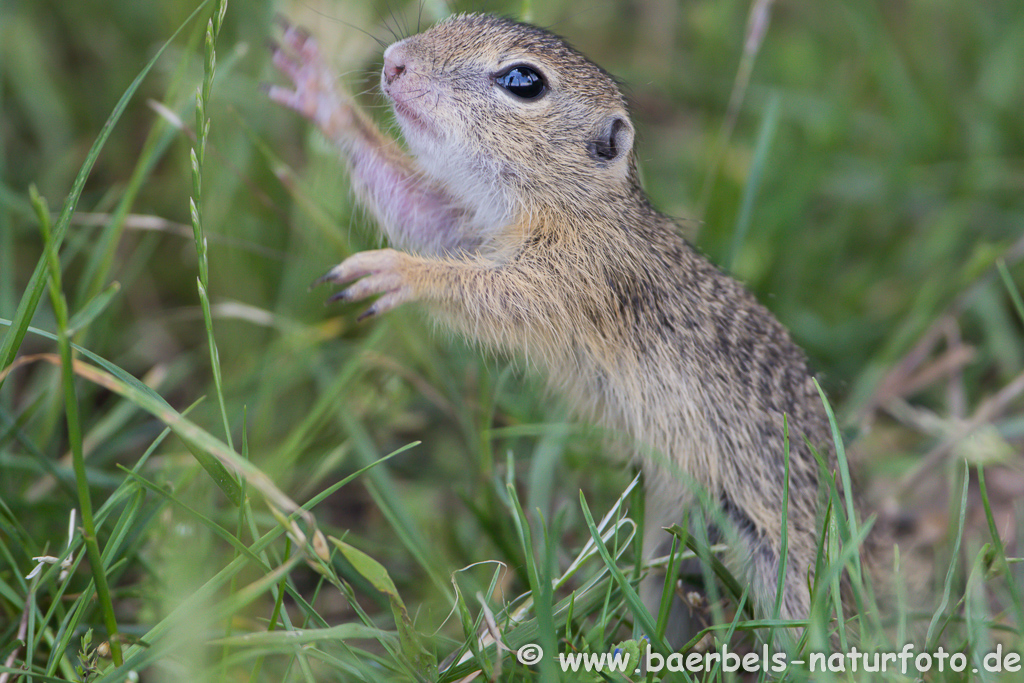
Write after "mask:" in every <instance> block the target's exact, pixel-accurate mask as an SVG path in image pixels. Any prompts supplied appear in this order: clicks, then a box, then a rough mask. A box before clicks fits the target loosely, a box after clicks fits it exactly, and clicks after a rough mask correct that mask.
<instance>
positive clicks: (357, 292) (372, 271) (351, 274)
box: [312, 249, 416, 320]
mask: <svg viewBox="0 0 1024 683" xmlns="http://www.w3.org/2000/svg"><path fill="white" fill-rule="evenodd" d="M412 266H413V258H412V257H411V256H409V255H408V254H404V253H402V252H400V251H395V250H394V249H378V250H376V251H361V252H359V253H358V254H353V255H352V256H350V257H348V258H347V259H345V260H344V261H342V262H341V263H339V264H338V265H336V266H334V268H331V269H330V270H329V271H328V272H327V273H326V274H325V275H324V276H323V277H321V278H319V279H318V280H317V281H316V282H314V283H313V285H312V286H313V287H316V286H318V285H322V284H324V283H325V282H333V283H335V284H345V283H347V282H352V281H353V280H359V282H356V283H355V284H354V285H352V286H350V287H348V288H347V289H344V290H342V291H340V292H338V293H337V294H334V295H333V296H331V297H330V298H329V299H328V301H360V300H362V299H366V298H367V297H371V296H374V295H377V294H381V295H382V296H381V297H380V298H379V299H377V301H375V302H374V303H373V305H372V306H370V307H369V308H368V309H366V311H364V312H363V314H362V315H360V316H359V320H363V319H365V318H368V317H370V316H374V315H379V314H381V313H384V312H386V311H390V310H391V309H392V308H395V307H396V306H399V305H401V304H404V303H405V302H407V301H411V300H413V299H415V298H416V297H415V293H414V291H413V287H412V283H411V278H410V272H411V269H412ZM360 278H362V279H360Z"/></svg>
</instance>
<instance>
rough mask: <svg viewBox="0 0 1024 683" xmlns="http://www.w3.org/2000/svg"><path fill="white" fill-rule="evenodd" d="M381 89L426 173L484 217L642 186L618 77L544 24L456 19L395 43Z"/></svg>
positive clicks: (497, 218)
mask: <svg viewBox="0 0 1024 683" xmlns="http://www.w3.org/2000/svg"><path fill="white" fill-rule="evenodd" d="M381 87H382V89H383V91H384V93H385V94H386V95H387V96H388V97H389V98H390V99H391V101H392V103H393V107H394V110H395V114H396V117H397V119H398V122H399V125H400V126H401V128H402V132H403V134H404V137H405V140H406V142H407V144H408V146H409V148H410V151H412V153H413V154H414V155H415V156H416V157H417V158H418V160H419V162H420V163H421V165H422V166H423V168H424V170H425V171H426V172H427V173H428V174H429V175H430V176H432V177H433V178H434V179H436V180H437V181H439V182H441V183H442V184H443V185H444V186H445V187H446V188H447V189H448V190H449V191H450V192H451V193H452V194H453V195H454V196H455V197H457V198H458V199H459V200H460V201H462V202H463V203H465V204H466V205H467V206H468V207H472V208H474V209H475V210H476V211H477V214H478V217H479V218H480V219H482V220H484V221H485V222H492V223H495V224H497V223H501V222H506V223H507V222H509V221H511V220H514V219H516V218H517V217H518V216H519V214H520V213H521V212H527V211H528V212H534V211H537V210H538V208H540V209H543V208H544V207H545V206H550V207H554V208H556V209H557V208H558V207H559V206H566V207H578V206H586V205H588V204H592V203H593V199H594V198H595V197H607V196H608V195H609V194H614V195H626V194H630V190H631V188H635V187H638V181H637V176H636V161H635V156H634V152H633V139H634V129H633V124H632V122H631V121H630V118H629V112H628V109H627V106H626V101H625V98H624V97H623V96H622V93H621V92H620V90H619V87H618V85H617V84H616V83H615V80H614V79H613V78H612V77H611V76H610V75H609V74H608V73H607V72H605V71H604V70H603V69H601V68H600V67H598V66H597V65H595V64H594V63H593V62H591V61H590V60H588V59H587V58H586V57H584V56H583V55H582V54H580V53H579V52H577V51H576V50H574V49H573V48H572V47H570V46H569V45H568V44H567V43H566V42H565V41H564V40H563V39H562V38H559V37H558V36H555V35H554V34H552V33H549V32H547V31H545V30H543V29H539V28H537V27H535V26H530V25H528V24H522V23H518V22H515V21H512V20H509V19H503V18H500V17H496V16H492V15H484V14H461V15H457V16H453V17H451V18H449V19H447V20H445V21H443V22H441V23H439V24H437V25H435V26H434V27H432V28H430V29H428V30H427V31H425V32H423V33H420V34H417V35H414V36H411V37H409V38H405V39H404V40H400V41H398V42H397V43H395V44H393V45H391V46H390V47H389V48H388V49H387V51H386V52H385V53H384V68H383V71H382V74H381Z"/></svg>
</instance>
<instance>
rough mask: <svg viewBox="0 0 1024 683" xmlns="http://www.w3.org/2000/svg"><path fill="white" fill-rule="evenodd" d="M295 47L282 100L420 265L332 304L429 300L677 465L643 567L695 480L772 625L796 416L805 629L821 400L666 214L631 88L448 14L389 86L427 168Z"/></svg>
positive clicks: (655, 487) (550, 48) (661, 483)
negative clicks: (786, 456) (311, 126)
mask: <svg viewBox="0 0 1024 683" xmlns="http://www.w3.org/2000/svg"><path fill="white" fill-rule="evenodd" d="M283 44H284V47H281V46H276V47H275V48H274V54H273V61H274V63H275V65H276V66H277V67H278V68H279V69H280V70H281V71H282V72H284V74H285V75H286V76H287V77H288V78H289V79H290V80H291V81H292V83H293V84H294V89H291V88H287V87H282V86H272V87H270V88H269V90H268V94H269V96H270V97H271V99H273V100H274V101H276V102H279V103H281V104H283V105H285V106H287V107H290V108H292V109H294V110H296V111H298V112H299V113H301V114H302V115H304V116H305V117H306V118H308V119H309V120H311V121H312V122H313V123H315V124H316V125H317V126H318V127H319V128H320V129H321V130H322V131H323V133H324V134H325V135H326V136H327V137H328V138H329V139H330V140H332V141H334V142H335V143H337V145H338V146H339V147H340V148H341V150H342V151H343V152H344V156H345V157H346V158H347V160H348V164H349V167H350V169H351V181H352V184H353V186H354V188H355V191H356V194H357V195H358V197H359V199H360V200H361V201H362V203H363V204H365V206H366V207H367V208H368V209H369V211H370V212H371V213H372V214H373V215H374V217H375V218H376V219H377V221H378V222H379V224H380V226H381V227H382V228H383V230H384V231H385V232H386V233H387V236H388V237H389V238H390V240H391V243H392V244H393V245H395V246H396V247H399V248H404V249H409V250H411V251H412V252H414V254H410V253H405V252H402V251H396V250H394V249H381V250H376V251H365V252H361V253H357V254H355V255H353V256H351V257H350V258H348V259H347V260H345V261H344V262H343V263H341V264H340V265H338V266H336V267H335V268H333V269H332V270H331V271H330V272H328V273H327V274H326V275H325V276H324V277H323V278H321V279H320V280H319V281H318V282H333V283H348V282H352V281H355V282H354V284H352V285H350V286H349V287H348V289H345V290H344V291H341V292H339V293H338V294H336V295H335V296H334V297H332V298H333V299H335V300H343V301H356V300H360V299H363V298H366V297H370V296H373V295H380V296H379V298H377V300H376V301H375V302H374V303H373V304H372V305H371V306H370V307H369V309H368V310H367V311H366V313H365V314H364V316H365V315H376V314H380V313H383V312H385V311H387V310H389V309H392V308H394V307H395V306H398V305H399V304H402V303H405V302H409V301H417V302H420V304H421V305H422V306H423V307H425V308H426V309H427V311H428V312H429V314H430V315H431V316H432V317H434V318H436V319H437V320H439V321H441V322H442V323H443V324H445V325H447V326H448V327H450V328H452V329H453V330H455V331H457V332H458V333H460V334H462V335H464V336H465V337H467V338H469V339H472V340H476V341H478V342H480V343H482V344H484V345H486V346H488V347H492V348H495V349H500V350H501V351H504V352H508V353H513V354H517V355H520V356H522V357H525V358H527V359H528V360H529V361H530V362H531V363H535V364H537V365H538V366H540V367H541V368H543V371H544V372H545V374H546V375H547V377H548V378H549V379H550V381H551V382H552V384H553V385H554V386H556V387H557V388H558V389H559V390H561V391H562V392H563V393H564V394H565V395H566V396H567V397H568V398H569V399H570V401H571V402H572V404H573V405H574V406H575V407H576V409H577V410H578V411H579V412H580V413H581V415H583V416H585V417H588V418H590V419H593V420H595V421H596V422H598V423H600V424H602V425H605V426H608V427H610V428H612V429H613V430H618V431H620V432H624V433H626V434H628V435H629V436H630V437H631V438H632V439H634V440H635V441H636V442H639V443H642V444H644V447H643V448H638V449H636V450H637V453H638V454H639V453H641V452H642V451H647V452H654V453H660V454H663V459H659V457H657V456H654V457H652V456H650V455H637V457H638V458H639V460H640V462H641V464H642V468H643V471H644V477H645V482H646V484H645V485H646V488H647V491H648V498H647V501H648V502H647V505H646V508H647V520H646V528H647V538H646V539H645V547H646V552H648V553H656V552H657V551H658V550H659V549H660V548H663V547H664V540H665V539H666V538H668V536H667V534H665V532H664V531H663V530H662V527H664V526H669V525H671V524H676V523H680V522H682V520H683V519H684V516H685V514H686V510H687V508H688V506H690V505H692V504H693V503H692V501H693V495H692V493H691V491H692V488H691V487H690V486H688V485H686V484H684V483H682V482H681V480H680V479H681V478H680V476H679V475H678V472H680V471H681V472H683V473H684V474H685V476H684V477H683V478H686V477H689V478H692V480H694V481H696V482H697V483H699V484H700V485H702V486H703V487H704V488H705V489H706V490H707V491H708V492H709V493H710V495H711V497H712V499H714V500H716V501H717V503H718V506H719V509H720V510H722V511H723V512H724V513H725V515H726V517H727V518H728V519H729V520H731V522H732V524H733V525H734V527H735V529H736V530H737V531H738V534H739V538H740V543H741V545H742V548H741V549H735V548H734V553H733V560H734V562H735V563H736V566H737V567H738V568H739V569H740V570H741V571H743V572H745V573H746V574H745V575H746V576H747V577H748V578H749V579H750V582H751V585H752V587H753V595H752V597H753V598H754V600H755V604H759V605H760V606H761V610H762V613H764V612H770V611H771V609H772V607H773V606H774V603H775V596H776V588H775V587H776V582H777V575H778V568H779V557H780V547H781V529H782V520H781V511H782V494H783V478H784V467H783V454H782V450H783V415H784V414H785V415H786V416H788V420H789V429H790V444H791V466H790V500H789V513H788V514H789V529H788V531H789V534H788V540H789V553H788V559H787V563H786V566H787V570H786V582H785V585H784V596H783V597H784V599H783V602H782V616H783V617H787V618H801V617H806V616H807V612H808V607H809V595H808V589H807V585H808V573H809V571H810V570H812V569H813V561H814V557H815V554H816V540H817V539H816V537H817V532H816V524H815V518H816V511H817V507H818V499H819V487H818V470H819V468H818V465H817V463H816V461H815V459H814V457H813V455H812V453H811V451H810V449H809V448H808V446H807V445H806V443H805V438H806V440H807V441H809V442H810V443H811V444H813V445H814V446H815V447H817V448H818V449H819V450H821V452H822V453H825V452H827V451H829V450H830V449H829V444H830V443H831V437H830V430H829V425H828V421H827V418H826V416H825V413H824V410H823V406H822V403H821V400H820V398H819V395H818V392H817V390H816V387H815V386H814V384H813V382H812V379H811V374H810V372H809V371H808V368H807V363H806V360H805V357H804V354H803V353H802V351H801V350H800V349H799V348H798V347H797V346H796V345H795V344H794V343H793V342H792V340H791V339H790V337H789V334H788V333H787V332H786V330H785V328H783V326H782V325H781V324H780V323H779V322H778V321H777V320H776V319H775V318H774V317H773V316H772V314H771V313H769V312H768V311H767V310H766V309H765V308H764V307H762V306H761V305H760V304H759V303H758V302H757V301H756V300H755V299H754V298H753V297H752V296H751V295H750V294H749V293H748V292H747V291H746V290H745V289H744V288H743V286H742V285H740V284H739V283H738V282H736V281H735V280H733V279H732V278H730V277H728V276H727V275H725V274H723V273H722V272H720V271H719V270H718V269H717V268H716V267H715V266H713V265H712V264H711V263H709V262H708V261H707V260H706V259H705V258H704V257H703V256H702V255H700V254H699V253H697V251H695V250H694V248H693V247H692V246H690V245H689V244H688V243H687V242H686V241H685V240H684V239H683V238H682V237H681V236H680V234H679V230H678V228H677V226H676V225H675V224H674V223H673V221H672V219H670V218H668V217H667V216H664V215H662V214H660V213H658V212H657V211H656V210H655V209H653V208H652V207H651V205H650V203H649V201H648V198H647V196H646V195H645V193H644V191H643V189H642V188H641V185H640V181H639V178H638V174H637V166H636V154H635V152H634V148H633V141H634V128H633V123H632V122H631V120H630V117H629V113H628V109H627V105H626V101H625V99H624V97H623V96H622V94H621V92H620V91H619V88H618V86H617V85H616V83H615V80H614V79H613V78H612V77H611V76H610V75H609V74H608V73H606V72H605V71H604V70H603V69H601V68H600V67H598V66H596V65H595V64H593V63H592V62H590V61H589V60H588V59H587V58H586V57H584V56H583V55H582V54H580V53H579V52H577V51H576V50H575V49H573V48H572V47H570V46H569V45H568V44H567V43H566V42H565V41H564V40H563V39H561V38H559V37H557V36H555V35H553V34H551V33H549V32H548V31H545V30H542V29H539V28H536V27H534V26H531V25H527V24H523V23H518V22H515V21H511V20H508V19H503V18H498V17H495V16H490V15H481V14H463V15H458V16H454V17H451V18H449V19H447V20H445V21H443V22H441V23H439V24H437V25H435V26H434V27H432V28H430V29H429V30H427V31H425V32H423V33H421V34H418V35H414V36H412V37H409V38H405V39H403V40H399V41H398V42H396V43H395V44H393V45H391V46H390V47H389V48H388V49H387V50H386V51H385V53H384V67H383V72H382V74H381V88H382V90H383V91H384V93H385V95H386V96H387V97H388V98H389V99H390V101H391V103H392V105H393V108H394V112H395V115H396V117H397V119H398V123H399V124H400V126H401V129H402V133H403V135H404V138H405V141H406V143H407V145H408V147H409V149H410V151H411V152H412V155H413V156H411V157H410V156H408V155H407V154H406V153H404V152H403V151H401V149H400V148H399V146H398V145H397V144H396V143H395V142H394V141H393V140H391V139H389V138H388V137H386V136H385V135H384V134H382V133H381V132H380V131H379V130H378V129H377V128H376V126H375V125H374V124H373V123H372V122H371V120H370V119H369V118H368V117H367V116H366V115H365V114H364V113H363V112H362V111H361V110H360V109H359V108H358V107H357V106H356V105H355V104H354V102H353V101H352V100H351V99H350V98H349V97H348V96H347V95H346V94H345V93H343V92H341V91H340V90H338V89H337V88H336V85H335V76H334V75H333V73H332V72H331V71H330V70H329V69H327V68H325V66H324V65H323V63H322V61H321V59H320V56H319V54H318V51H317V47H316V44H315V42H314V41H313V39H311V38H310V37H309V35H308V34H307V33H305V32H304V31H302V30H301V29H297V28H294V27H290V26H288V25H287V24H285V27H284V34H283ZM666 463H669V464H666ZM658 590H659V591H660V584H659V587H658ZM647 592H648V596H647V597H646V598H645V599H646V600H647V601H648V604H649V605H653V606H655V607H656V605H657V599H658V595H657V593H655V594H654V595H653V598H652V596H651V594H650V591H649V590H648V591H647ZM655 613H656V612H655Z"/></svg>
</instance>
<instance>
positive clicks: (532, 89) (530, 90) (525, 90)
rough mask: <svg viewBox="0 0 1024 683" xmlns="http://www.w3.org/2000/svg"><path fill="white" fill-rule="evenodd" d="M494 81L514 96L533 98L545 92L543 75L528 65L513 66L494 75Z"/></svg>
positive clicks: (526, 98) (545, 86) (545, 85)
mask: <svg viewBox="0 0 1024 683" xmlns="http://www.w3.org/2000/svg"><path fill="white" fill-rule="evenodd" d="M494 80H495V82H496V83H497V84H498V85H500V86H501V87H502V88H504V89H505V90H507V91H509V92H510V93H512V94H513V95H515V96H516V97H520V98H522V99H524V100H535V99H537V98H538V97H540V96H541V95H543V94H544V93H545V92H547V89H548V84H547V83H545V82H544V78H543V76H541V75H540V74H539V73H537V72H536V71H534V70H533V69H531V68H530V67H528V66H514V67H512V68H511V69H509V70H508V71H505V72H504V73H502V74H499V75H498V76H496V77H495V79H494Z"/></svg>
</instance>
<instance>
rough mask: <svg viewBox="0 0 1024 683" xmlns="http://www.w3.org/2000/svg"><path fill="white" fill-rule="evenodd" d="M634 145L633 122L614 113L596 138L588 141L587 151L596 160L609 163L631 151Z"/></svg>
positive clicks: (602, 126) (603, 124) (605, 121)
mask: <svg viewBox="0 0 1024 683" xmlns="http://www.w3.org/2000/svg"><path fill="white" fill-rule="evenodd" d="M632 147H633V124H631V123H630V122H629V119H627V118H625V117H623V116H620V115H618V114H613V115H612V116H609V117H608V118H606V119H605V120H604V122H603V123H602V124H601V127H600V128H599V129H598V131H597V136H596V138H595V139H593V140H591V141H590V142H588V143H587V152H589V154H590V157H591V158H592V159H594V161H598V162H601V163H608V162H611V161H615V160H616V159H618V158H619V157H623V156H625V155H626V154H628V153H629V150H630V149H632Z"/></svg>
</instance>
